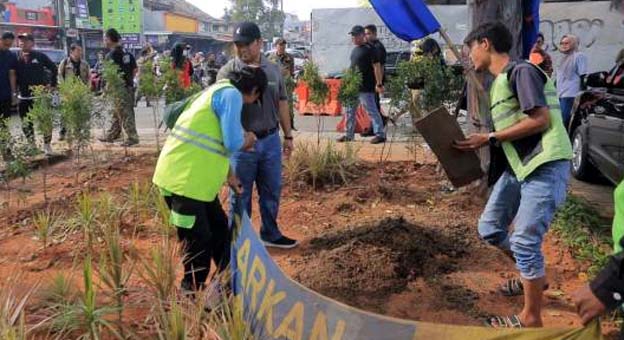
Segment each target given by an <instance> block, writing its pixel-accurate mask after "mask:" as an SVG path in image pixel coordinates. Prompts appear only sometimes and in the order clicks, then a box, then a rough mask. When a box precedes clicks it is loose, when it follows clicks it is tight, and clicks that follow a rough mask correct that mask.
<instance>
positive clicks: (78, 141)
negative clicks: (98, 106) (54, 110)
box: [59, 76, 93, 157]
mask: <svg viewBox="0 0 624 340" xmlns="http://www.w3.org/2000/svg"><path fill="white" fill-rule="evenodd" d="M59 94H60V95H61V122H62V123H63V125H64V126H65V129H66V130H67V132H66V137H67V142H68V143H69V145H70V146H71V147H72V148H73V149H74V151H75V152H76V155H77V156H78V157H79V155H80V151H81V150H82V149H83V148H84V147H86V146H88V145H89V142H90V141H91V112H92V111H93V94H92V93H91V89H90V88H89V86H87V85H86V84H84V83H83V82H82V81H81V80H80V79H78V78H77V77H75V76H70V77H67V78H66V79H65V80H64V81H63V82H61V83H60V85H59Z"/></svg>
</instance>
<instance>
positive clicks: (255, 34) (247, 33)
mask: <svg viewBox="0 0 624 340" xmlns="http://www.w3.org/2000/svg"><path fill="white" fill-rule="evenodd" d="M260 38H261V35H260V28H259V27H258V25H256V24H254V23H253V22H242V23H240V24H238V26H236V28H235V29H234V39H233V40H234V42H235V43H239V42H240V43H245V44H250V43H252V42H254V41H255V40H258V39H260Z"/></svg>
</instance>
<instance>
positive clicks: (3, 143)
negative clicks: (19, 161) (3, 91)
mask: <svg viewBox="0 0 624 340" xmlns="http://www.w3.org/2000/svg"><path fill="white" fill-rule="evenodd" d="M9 118H11V99H7V100H0V156H2V159H4V160H5V161H9V160H10V159H11V150H10V149H9V142H10V140H11V132H10V131H9V126H8V122H9Z"/></svg>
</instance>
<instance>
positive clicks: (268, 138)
mask: <svg viewBox="0 0 624 340" xmlns="http://www.w3.org/2000/svg"><path fill="white" fill-rule="evenodd" d="M233 37H234V44H235V45H236V54H237V55H238V57H237V58H234V59H232V60H230V61H229V62H228V63H227V64H225V65H224V66H223V67H222V68H221V70H219V74H218V76H217V79H224V78H226V76H227V74H229V73H230V72H232V71H236V70H241V69H243V68H245V67H247V66H256V67H258V66H259V67H260V68H262V70H263V71H264V73H266V76H267V78H268V82H269V86H268V88H267V90H266V91H265V92H264V95H263V96H262V100H261V101H260V103H255V104H246V105H244V106H243V127H244V128H245V130H246V131H249V132H253V133H254V134H255V135H256V136H257V138H258V141H257V142H256V145H255V147H254V150H253V151H241V152H236V153H234V155H233V156H232V158H231V160H232V167H233V168H234V170H235V173H236V175H237V176H238V177H239V178H240V180H241V182H242V184H243V194H242V196H241V197H240V199H238V198H237V197H236V195H235V193H234V192H231V194H230V216H232V214H234V212H237V211H241V210H243V209H245V210H246V211H247V213H249V215H250V216H251V197H252V190H253V187H254V183H255V184H256V188H257V190H258V196H259V199H258V201H259V202H258V203H259V206H260V215H261V217H262V226H261V227H260V238H261V239H262V241H263V243H264V244H265V245H266V246H268V247H277V248H293V247H296V246H297V241H296V240H293V239H291V238H289V237H286V236H284V235H283V234H282V233H281V232H280V230H279V227H278V225H277V215H278V213H279V204H280V196H281V194H282V145H281V142H280V135H279V127H280V126H281V127H282V131H283V132H284V143H283V146H284V154H285V155H286V156H289V155H290V153H291V152H292V150H293V136H292V131H291V128H290V114H289V113H288V95H287V94H286V87H285V85H284V79H283V78H282V74H281V71H280V69H279V67H278V66H277V65H275V64H273V63H272V62H270V61H268V60H267V59H266V58H264V57H263V56H262V37H261V35H260V28H259V27H258V25H256V24H255V23H252V22H243V23H240V24H239V25H237V26H236V28H235V30H234V35H233ZM241 205H242V207H241Z"/></svg>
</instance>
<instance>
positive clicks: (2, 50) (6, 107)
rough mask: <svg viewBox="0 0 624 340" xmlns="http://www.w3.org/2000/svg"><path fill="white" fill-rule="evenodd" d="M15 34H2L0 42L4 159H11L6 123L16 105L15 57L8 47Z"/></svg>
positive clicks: (0, 122) (0, 126) (0, 133)
mask: <svg viewBox="0 0 624 340" xmlns="http://www.w3.org/2000/svg"><path fill="white" fill-rule="evenodd" d="M14 40H15V35H13V33H11V32H4V34H2V42H0V154H1V156H2V158H3V159H4V160H5V161H8V160H10V159H11V150H10V149H9V148H8V147H7V146H8V145H9V140H8V137H9V136H10V132H9V129H8V126H7V125H6V123H7V120H8V119H9V117H10V116H11V107H13V106H15V105H17V73H16V71H17V57H16V56H15V54H14V53H13V52H11V50H10V48H11V46H13V41H14Z"/></svg>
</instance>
